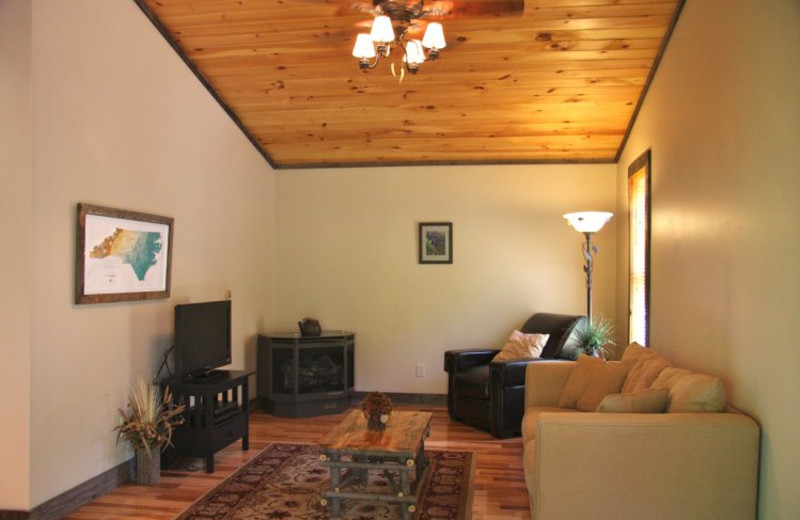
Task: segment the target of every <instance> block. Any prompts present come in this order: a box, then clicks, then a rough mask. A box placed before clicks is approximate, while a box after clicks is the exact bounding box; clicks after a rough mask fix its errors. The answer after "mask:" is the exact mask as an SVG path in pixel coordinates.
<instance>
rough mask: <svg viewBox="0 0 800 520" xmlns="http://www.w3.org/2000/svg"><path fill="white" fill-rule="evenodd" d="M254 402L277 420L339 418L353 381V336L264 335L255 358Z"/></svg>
mask: <svg viewBox="0 0 800 520" xmlns="http://www.w3.org/2000/svg"><path fill="white" fill-rule="evenodd" d="M256 357H257V359H256V364H257V376H256V383H257V389H258V398H259V401H260V404H261V406H262V407H263V408H264V409H265V410H266V411H267V412H269V413H271V414H273V415H276V416H278V417H311V416H314V415H325V414H333V413H340V412H342V411H344V410H345V409H346V408H347V407H348V406H349V404H350V396H351V395H352V393H353V387H354V382H355V373H354V370H355V364H354V362H355V334H354V333H352V332H346V331H323V332H322V335H320V336H301V335H299V334H291V333H289V334H265V335H259V336H258V350H257V353H256Z"/></svg>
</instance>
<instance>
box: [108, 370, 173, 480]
mask: <svg viewBox="0 0 800 520" xmlns="http://www.w3.org/2000/svg"><path fill="white" fill-rule="evenodd" d="M185 409H186V407H185V406H183V405H180V406H176V405H174V404H172V394H171V393H170V391H169V388H167V389H166V390H165V391H164V395H163V396H161V392H160V391H159V388H158V387H157V386H156V385H152V384H149V383H147V382H146V381H145V380H144V378H143V377H141V376H140V377H139V378H138V379H137V380H136V383H135V384H134V385H133V386H132V388H131V393H130V395H129V397H128V410H129V412H128V413H126V412H124V411H123V410H122V409H121V408H120V409H119V413H120V416H121V417H122V421H121V423H120V425H119V426H117V427H116V428H114V429H115V430H116V431H117V442H119V441H120V440H121V439H124V440H126V441H128V442H130V443H131V447H132V448H133V450H134V451H135V452H136V482H137V483H139V484H156V483H158V480H159V478H160V477H161V452H162V451H163V450H164V449H165V448H166V447H167V445H170V444H172V443H171V439H172V431H173V429H174V428H175V427H176V426H178V425H180V424H183V416H182V415H181V414H182V413H183V411H184V410H185Z"/></svg>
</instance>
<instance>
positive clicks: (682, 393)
mask: <svg viewBox="0 0 800 520" xmlns="http://www.w3.org/2000/svg"><path fill="white" fill-rule="evenodd" d="M653 388H666V389H668V390H669V405H668V406H667V412H671V413H680V412H722V411H724V410H725V405H726V403H727V399H726V397H725V386H724V385H723V384H722V380H721V379H720V378H718V377H714V376H710V375H707V374H698V373H697V372H692V371H691V370H686V369H683V368H675V367H668V368H665V369H664V370H663V371H662V372H661V374H660V375H659V376H658V379H656V380H655V382H654V383H653Z"/></svg>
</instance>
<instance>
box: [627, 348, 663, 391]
mask: <svg viewBox="0 0 800 520" xmlns="http://www.w3.org/2000/svg"><path fill="white" fill-rule="evenodd" d="M622 362H623V363H625V364H626V365H627V366H628V377H627V378H626V379H625V384H623V385H622V393H623V394H630V393H633V392H638V391H639V390H646V389H648V388H650V387H651V386H652V385H653V382H654V381H655V380H656V378H658V375H659V374H660V373H661V371H662V370H664V369H665V368H667V367H668V366H672V365H671V364H670V362H669V361H667V360H666V359H665V358H663V357H662V356H660V355H658V354H657V353H656V352H654V351H653V350H651V349H649V348H647V347H643V346H641V345H639V344H638V343H636V342H634V343H631V344H630V345H628V348H626V349H625V353H623V354H622Z"/></svg>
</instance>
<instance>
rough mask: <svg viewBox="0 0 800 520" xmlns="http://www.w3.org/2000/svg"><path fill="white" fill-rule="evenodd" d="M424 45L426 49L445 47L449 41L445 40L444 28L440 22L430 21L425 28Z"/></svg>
mask: <svg viewBox="0 0 800 520" xmlns="http://www.w3.org/2000/svg"><path fill="white" fill-rule="evenodd" d="M422 45H424V46H425V48H426V49H444V48H445V47H446V46H447V43H445V41H444V30H443V29H442V24H440V23H439V22H430V23H429V24H428V27H426V28H425V36H423V37H422Z"/></svg>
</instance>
